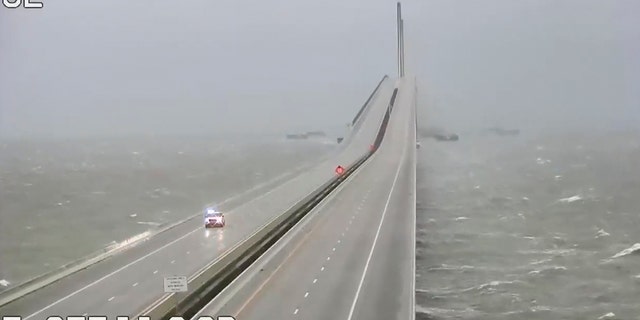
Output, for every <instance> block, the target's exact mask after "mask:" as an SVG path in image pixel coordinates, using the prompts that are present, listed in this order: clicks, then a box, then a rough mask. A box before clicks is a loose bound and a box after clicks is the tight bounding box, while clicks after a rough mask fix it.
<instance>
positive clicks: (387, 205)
mask: <svg viewBox="0 0 640 320" xmlns="http://www.w3.org/2000/svg"><path fill="white" fill-rule="evenodd" d="M406 152H407V143H406V142H405V144H404V147H403V150H402V158H401V159H400V161H399V165H398V169H397V170H396V176H395V178H394V179H393V183H392V184H391V190H390V191H389V196H388V197H387V202H386V203H385V205H384V211H382V218H381V219H380V224H378V230H377V231H376V236H375V238H374V239H373V244H372V245H371V250H370V251H369V256H368V257H367V262H366V263H365V265H364V270H363V271H362V277H361V278H360V283H359V284H358V290H357V291H356V295H355V297H354V298H353V303H352V304H351V309H350V310H349V317H348V318H347V320H351V319H352V318H353V312H354V311H355V308H356V304H357V303H358V297H359V296H360V290H362V285H363V284H364V279H365V277H366V276H367V269H369V263H370V262H371V257H372V256H373V251H374V250H375V248H376V243H377V242H378V237H379V236H380V230H382V225H383V224H384V218H385V216H386V215H387V209H388V208H389V203H390V202H391V196H392V195H393V191H394V190H395V188H396V183H397V182H398V177H399V176H400V171H401V169H402V167H403V166H402V164H403V161H404V158H405V154H406Z"/></svg>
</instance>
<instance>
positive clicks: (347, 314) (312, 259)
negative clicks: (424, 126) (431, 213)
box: [193, 80, 416, 320]
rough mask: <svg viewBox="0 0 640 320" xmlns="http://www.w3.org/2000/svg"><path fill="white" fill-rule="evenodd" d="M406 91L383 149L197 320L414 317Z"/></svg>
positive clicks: (412, 140)
mask: <svg viewBox="0 0 640 320" xmlns="http://www.w3.org/2000/svg"><path fill="white" fill-rule="evenodd" d="M400 86H401V89H400V91H399V94H398V98H397V100H396V104H395V107H394V109H393V112H392V115H391V120H390V124H389V127H388V129H387V134H386V136H385V138H384V140H383V143H382V145H381V147H380V148H379V150H378V152H376V153H375V154H374V156H372V158H371V159H370V160H369V161H368V162H367V163H366V164H365V165H364V166H363V167H361V168H360V169H358V170H357V171H356V172H355V173H354V174H353V175H352V176H351V177H349V179H348V180H347V181H345V183H344V184H343V185H341V186H340V187H339V189H338V190H337V191H336V192H334V194H332V195H331V196H330V197H329V198H327V199H326V200H325V201H323V202H322V203H321V204H319V206H318V207H317V208H316V209H314V210H313V211H312V212H311V213H310V214H309V215H308V217H305V220H307V221H303V222H301V223H300V225H299V226H296V228H295V229H294V230H292V231H290V232H289V233H288V234H287V236H286V237H288V238H287V239H284V238H283V241H281V242H279V243H278V244H276V246H274V247H272V249H270V250H269V251H268V252H267V253H265V254H264V255H263V256H262V257H261V258H260V259H259V260H258V261H257V262H256V263H254V265H252V267H251V268H250V269H248V270H247V271H246V272H245V273H243V274H242V275H241V276H240V277H238V278H237V279H236V280H235V281H234V282H233V283H232V284H231V285H230V286H229V287H227V288H226V289H225V290H224V291H223V292H222V293H221V294H220V295H219V296H218V297H216V298H214V300H212V301H211V302H210V304H209V305H207V306H206V307H205V308H204V309H203V310H201V311H200V312H199V313H198V314H197V315H196V316H195V317H194V318H193V319H197V318H198V317H199V316H202V315H208V316H220V315H231V316H234V317H235V318H236V319H242V320H251V319H256V320H257V319H347V320H351V319H367V320H368V319H414V317H415V311H414V310H415V309H414V305H415V304H414V292H415V290H414V285H415V176H416V174H415V169H416V158H415V157H416V150H415V148H416V135H415V132H416V131H415V130H416V127H415V108H414V102H415V100H414V94H415V91H414V90H413V89H414V87H413V86H414V83H413V82H412V81H410V80H403V83H401V84H400ZM291 242H295V245H294V244H292V243H291Z"/></svg>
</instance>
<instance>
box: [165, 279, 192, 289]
mask: <svg viewBox="0 0 640 320" xmlns="http://www.w3.org/2000/svg"><path fill="white" fill-rule="evenodd" d="M185 291H187V277H182V276H172V277H165V278H164V292H185Z"/></svg>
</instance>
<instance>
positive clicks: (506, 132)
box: [487, 127, 520, 136]
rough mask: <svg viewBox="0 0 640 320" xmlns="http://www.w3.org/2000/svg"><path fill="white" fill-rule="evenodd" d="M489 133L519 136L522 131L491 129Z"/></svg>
mask: <svg viewBox="0 0 640 320" xmlns="http://www.w3.org/2000/svg"><path fill="white" fill-rule="evenodd" d="M487 131H488V132H491V133H495V134H497V135H499V136H517V135H519V134H520V130H518V129H503V128H499V127H494V128H489V129H487Z"/></svg>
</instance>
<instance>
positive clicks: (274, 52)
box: [0, 0, 640, 136]
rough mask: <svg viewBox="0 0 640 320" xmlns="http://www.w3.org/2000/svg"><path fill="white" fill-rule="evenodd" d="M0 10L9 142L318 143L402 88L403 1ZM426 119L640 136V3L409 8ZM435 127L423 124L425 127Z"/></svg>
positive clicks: (80, 4)
mask: <svg viewBox="0 0 640 320" xmlns="http://www.w3.org/2000/svg"><path fill="white" fill-rule="evenodd" d="M42 1H43V2H44V5H45V7H44V9H42V10H19V9H16V10H8V9H5V8H1V7H0V134H2V135H5V136H6V135H10V134H20V135H23V134H27V135H32V134H35V135H54V136H64V135H89V134H92V135H93V134H105V133H117V134H122V133H187V134H189V133H200V132H211V133H214V132H225V133H233V132H238V131H249V132H254V133H261V132H281V131H288V130H297V129H301V130H314V129H324V128H327V127H334V126H340V125H343V124H344V123H346V122H348V121H349V120H350V119H351V117H352V116H353V115H354V114H355V112H356V111H357V109H358V108H359V107H360V105H361V103H362V102H364V100H365V99H366V97H367V96H368V94H369V93H370V91H371V90H372V89H373V88H374V87H375V85H376V83H377V82H378V81H379V79H380V78H381V77H382V76H383V75H384V74H389V75H391V76H395V74H394V73H395V70H396V68H395V43H396V39H395V1H388V0H352V1H337V0H323V1H307V0H298V1H291V0H286V1H285V0H271V1H262V0H234V1H231V0H217V1H211V0H193V1H189V5H188V6H176V5H174V4H173V3H183V2H177V1H152V2H151V1H123V0H110V1H80V0H65V1H47V0H42ZM403 9H404V12H403V14H404V19H405V33H406V35H405V38H406V40H405V42H406V54H407V63H406V67H407V73H409V74H413V75H415V76H417V78H418V81H419V85H420V87H419V91H420V93H421V95H420V103H421V104H420V107H421V108H422V109H421V111H422V116H423V117H424V118H429V119H430V121H431V122H432V123H434V124H441V125H446V126H451V127H454V128H463V127H479V126H486V125H493V124H500V125H504V126H507V127H520V128H527V127H538V128H540V127H558V126H563V125H570V126H573V127H583V128H585V127H590V126H598V127H603V128H617V127H622V126H627V127H629V126H631V127H635V128H638V127H640V93H639V89H638V88H640V63H639V61H638V60H639V58H638V57H640V28H639V27H638V22H637V21H640V2H638V1H635V0H625V1H623V0H620V1H617V0H616V1H602V0H571V1H558V0H539V1H533V0H523V1H513V0H500V1H498V0H486V1H462V0H459V1H455V0H439V1H433V0H411V1H404V2H403ZM427 116H428V117H427Z"/></svg>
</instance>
